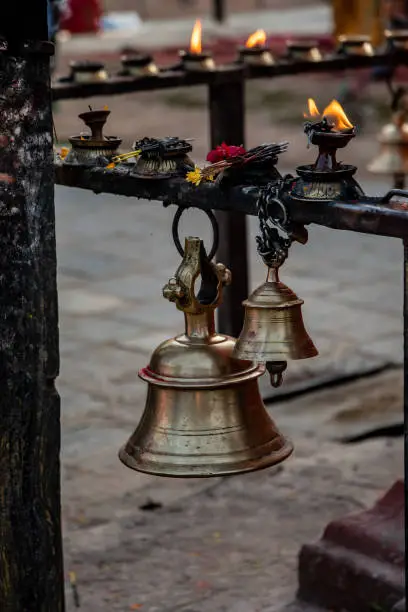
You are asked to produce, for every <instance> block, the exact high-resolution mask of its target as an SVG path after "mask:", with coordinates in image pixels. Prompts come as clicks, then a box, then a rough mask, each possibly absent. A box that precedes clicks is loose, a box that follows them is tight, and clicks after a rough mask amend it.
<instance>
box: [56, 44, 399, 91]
mask: <svg viewBox="0 0 408 612" xmlns="http://www.w3.org/2000/svg"><path fill="white" fill-rule="evenodd" d="M407 58H408V54H407ZM244 71H245V68H244V67H243V66H241V65H235V64H232V65H230V66H222V67H220V68H217V70H212V71H208V72H199V71H197V72H192V71H190V72H186V71H184V70H168V71H166V72H161V73H159V74H158V75H156V76H144V77H137V78H135V77H133V76H112V77H110V78H108V79H107V80H106V81H101V82H98V83H73V82H71V81H59V82H57V83H54V84H53V86H52V97H53V100H68V99H74V98H91V97H93V96H110V95H117V94H123V93H132V92H137V91H152V90H158V89H171V88H174V87H189V86H192V85H209V84H213V83H214V84H216V83H231V82H236V81H237V80H242V79H243V78H244V77H243V74H244Z"/></svg>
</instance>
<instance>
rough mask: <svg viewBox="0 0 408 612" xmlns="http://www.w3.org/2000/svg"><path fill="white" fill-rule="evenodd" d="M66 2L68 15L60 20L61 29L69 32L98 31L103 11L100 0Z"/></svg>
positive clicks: (71, 0)
mask: <svg viewBox="0 0 408 612" xmlns="http://www.w3.org/2000/svg"><path fill="white" fill-rule="evenodd" d="M68 4H69V11H68V15H69V16H68V17H67V18H66V19H62V20H61V23H60V29H61V30H68V32H71V34H85V33H87V32H99V30H100V21H101V17H102V13H103V11H102V6H101V2H100V0H69V2H68Z"/></svg>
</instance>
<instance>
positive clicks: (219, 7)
mask: <svg viewBox="0 0 408 612" xmlns="http://www.w3.org/2000/svg"><path fill="white" fill-rule="evenodd" d="M225 17H226V11H225V0H213V19H214V20H215V21H218V22H219V23H222V22H223V21H225Z"/></svg>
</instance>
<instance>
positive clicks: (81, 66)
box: [70, 60, 108, 83]
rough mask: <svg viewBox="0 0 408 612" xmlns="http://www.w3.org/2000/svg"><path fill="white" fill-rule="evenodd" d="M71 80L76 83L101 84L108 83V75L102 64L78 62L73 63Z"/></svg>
mask: <svg viewBox="0 0 408 612" xmlns="http://www.w3.org/2000/svg"><path fill="white" fill-rule="evenodd" d="M70 68H71V78H72V80H73V81H74V82H75V83H99V82H100V81H106V79H107V78H108V73H107V72H106V70H105V65H104V64H102V63H101V62H94V61H88V60H86V61H78V62H71V63H70Z"/></svg>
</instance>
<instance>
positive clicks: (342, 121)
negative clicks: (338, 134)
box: [323, 100, 354, 130]
mask: <svg viewBox="0 0 408 612" xmlns="http://www.w3.org/2000/svg"><path fill="white" fill-rule="evenodd" d="M323 117H328V118H329V119H331V120H332V121H333V122H334V127H335V128H336V130H348V129H350V128H352V127H354V126H353V124H352V123H351V121H350V120H349V118H348V117H347V115H346V113H345V112H344V110H343V107H342V105H341V104H340V103H339V102H337V100H332V101H331V102H330V104H329V106H326V108H325V109H324V111H323Z"/></svg>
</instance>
